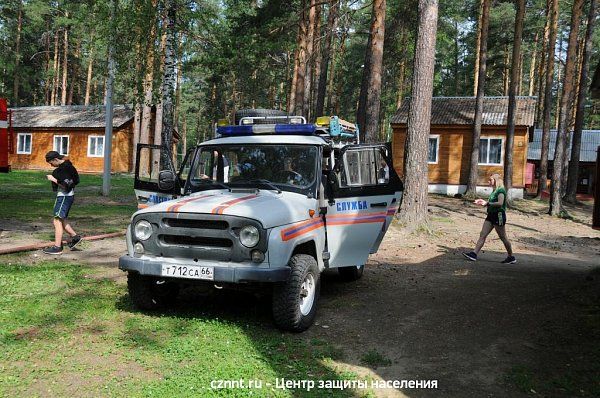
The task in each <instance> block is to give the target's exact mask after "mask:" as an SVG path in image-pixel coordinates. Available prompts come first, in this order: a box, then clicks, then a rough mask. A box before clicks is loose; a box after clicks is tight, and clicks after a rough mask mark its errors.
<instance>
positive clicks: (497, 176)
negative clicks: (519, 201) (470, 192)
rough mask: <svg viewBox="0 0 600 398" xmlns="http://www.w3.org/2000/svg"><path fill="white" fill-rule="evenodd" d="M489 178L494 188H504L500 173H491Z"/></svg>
mask: <svg viewBox="0 0 600 398" xmlns="http://www.w3.org/2000/svg"><path fill="white" fill-rule="evenodd" d="M490 178H492V179H493V180H494V189H498V188H504V180H503V179H502V176H501V175H500V174H498V173H496V174H492V175H491V176H490Z"/></svg>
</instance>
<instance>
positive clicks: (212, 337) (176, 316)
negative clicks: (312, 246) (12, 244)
mask: <svg viewBox="0 0 600 398" xmlns="http://www.w3.org/2000/svg"><path fill="white" fill-rule="evenodd" d="M10 259H11V260H10V261H11V265H8V263H7V262H4V259H3V258H0V291H2V294H1V295H0V351H1V352H2V355H1V356H0V396H81V395H85V396H159V397H164V396H169V397H171V396H197V397H204V396H237V397H241V396H249V395H252V396H315V397H317V396H323V395H324V394H325V395H327V396H353V392H352V391H347V390H346V391H339V390H337V391H329V390H313V391H310V392H307V391H303V390H283V389H277V388H274V387H268V386H267V385H266V383H272V384H273V386H275V382H276V378H286V379H313V380H335V379H340V378H348V379H350V378H354V377H355V375H352V374H338V373H336V372H335V371H333V370H332V369H333V367H332V366H329V365H328V364H330V363H331V361H332V359H333V358H338V357H339V356H340V355H341V354H340V353H339V351H336V350H335V349H333V348H331V347H330V346H328V345H326V344H323V342H321V341H319V340H317V339H314V340H313V341H310V342H307V343H303V342H302V341H303V340H302V339H300V338H298V336H297V335H291V334H283V333H280V332H278V331H277V330H276V329H274V328H273V326H272V323H271V321H270V317H269V305H268V303H265V302H262V301H257V300H255V299H253V298H252V297H248V296H239V295H237V294H231V293H226V294H224V295H223V296H222V297H218V298H216V299H215V298H206V297H203V296H198V295H197V294H196V295H194V294H193V292H192V293H189V294H187V296H186V295H185V294H184V297H183V299H182V300H183V302H181V303H179V305H178V306H177V309H176V310H175V309H174V310H166V311H163V312H159V313H143V312H138V311H136V310H134V309H133V307H132V305H131V303H130V301H129V297H128V296H127V294H126V287H125V286H124V285H123V284H122V283H118V282H115V281H114V278H106V272H107V271H106V270H103V269H101V268H90V267H86V266H81V265H78V264H69V263H65V262H60V261H47V262H43V263H40V264H37V265H35V266H28V265H24V264H19V261H20V259H23V260H24V259H25V257H19V256H12V257H10ZM186 300H187V301H186ZM202 300H205V301H204V302H201V303H199V301H202ZM240 379H244V380H245V381H246V383H248V382H249V380H251V379H256V380H260V381H262V382H263V388H262V389H253V390H249V389H240V388H224V389H211V381H212V380H240Z"/></svg>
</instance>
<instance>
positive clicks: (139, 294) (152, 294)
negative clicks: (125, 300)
mask: <svg viewBox="0 0 600 398" xmlns="http://www.w3.org/2000/svg"><path fill="white" fill-rule="evenodd" d="M127 290H128V291H129V298H130V299H131V301H132V303H133V305H134V306H136V307H137V308H139V309H141V310H157V309H159V308H163V307H166V306H168V305H169V304H172V303H173V302H174V301H175V300H176V299H177V295H178V294H179V285H177V284H176V283H175V282H168V281H165V280H162V279H159V278H155V277H153V276H148V275H140V274H138V273H137V272H129V273H128V274H127Z"/></svg>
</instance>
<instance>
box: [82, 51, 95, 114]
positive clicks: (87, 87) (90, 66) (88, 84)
mask: <svg viewBox="0 0 600 398" xmlns="http://www.w3.org/2000/svg"><path fill="white" fill-rule="evenodd" d="M93 67H94V47H92V48H91V49H90V54H89V60H88V73H87V79H86V81H85V100H84V105H86V106H87V105H89V104H90V93H91V89H92V69H93Z"/></svg>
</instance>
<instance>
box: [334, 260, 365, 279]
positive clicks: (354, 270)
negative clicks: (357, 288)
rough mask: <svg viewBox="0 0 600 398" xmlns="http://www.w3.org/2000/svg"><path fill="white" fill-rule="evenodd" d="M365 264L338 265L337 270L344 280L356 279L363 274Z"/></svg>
mask: <svg viewBox="0 0 600 398" xmlns="http://www.w3.org/2000/svg"><path fill="white" fill-rule="evenodd" d="M364 270H365V265H364V264H363V265H353V266H351V267H339V268H338V272H339V274H340V276H341V277H342V279H344V280H346V281H357V280H359V279H360V278H362V276H363V272H364Z"/></svg>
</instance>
